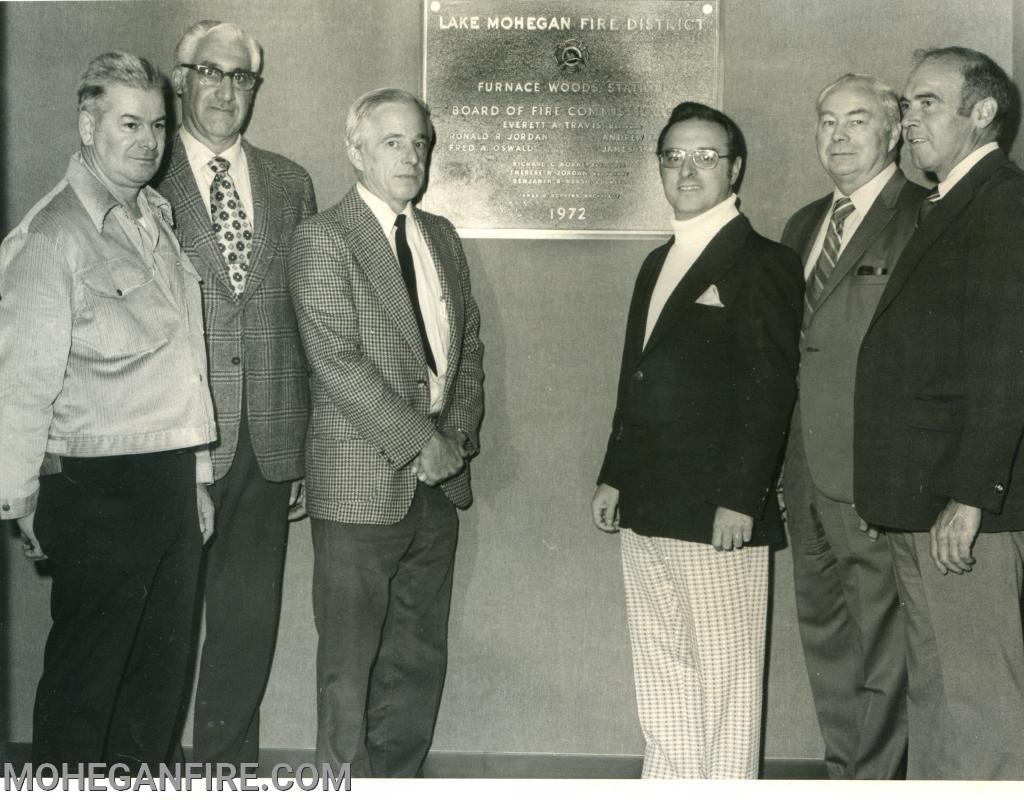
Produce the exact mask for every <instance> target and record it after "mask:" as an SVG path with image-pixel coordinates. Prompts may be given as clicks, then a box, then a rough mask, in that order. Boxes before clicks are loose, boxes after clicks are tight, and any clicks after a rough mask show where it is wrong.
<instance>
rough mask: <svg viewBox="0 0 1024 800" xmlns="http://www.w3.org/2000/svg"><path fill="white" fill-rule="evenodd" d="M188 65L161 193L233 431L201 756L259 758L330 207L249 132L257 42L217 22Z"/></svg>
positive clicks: (219, 485)
mask: <svg viewBox="0 0 1024 800" xmlns="http://www.w3.org/2000/svg"><path fill="white" fill-rule="evenodd" d="M175 61H176V63H177V66H176V67H175V68H174V72H173V75H172V79H173V83H174V88H175V91H176V92H177V93H178V94H179V95H180V96H181V106H182V114H181V117H182V127H181V129H180V130H179V132H178V135H177V136H176V137H175V139H174V142H173V145H172V148H173V149H172V154H171V158H170V163H169V166H168V169H167V172H166V174H165V175H164V176H163V178H162V179H161V180H160V182H159V184H157V187H158V189H159V191H160V192H161V193H163V194H164V196H165V197H167V199H168V200H170V202H171V204H172V206H173V208H174V216H175V224H176V229H177V234H178V238H179V240H180V241H181V244H182V246H183V248H184V249H185V252H186V253H188V255H189V258H191V260H192V263H193V264H195V266H196V269H197V270H198V271H199V273H200V274H201V275H202V278H203V282H202V295H203V315H204V318H205V324H206V344H207V352H208V356H209V370H210V389H211V392H212V394H213V402H214V408H215V411H216V416H217V423H218V430H219V431H220V438H219V439H218V441H217V442H216V443H215V445H214V446H213V448H212V456H213V468H214V484H213V485H212V486H211V487H210V496H211V497H212V499H213V502H214V504H215V507H216V518H215V522H214V524H215V530H216V533H215V536H214V537H213V539H212V540H211V542H210V545H209V547H208V549H207V552H206V559H205V600H206V639H205V641H204V643H203V649H202V656H201V658H200V661H199V682H198V686H197V688H196V701H195V724H194V733H193V756H194V759H195V760H196V761H199V762H207V763H220V762H223V763H234V764H240V763H243V762H246V763H252V762H257V761H258V760H259V709H260V702H261V700H262V698H263V692H264V690H265V688H266V684H267V679H268V677H269V675H270V667H271V661H272V659H273V655H274V647H275V642H276V639H277V624H278V617H279V616H280V610H281V579H282V575H283V570H284V556H285V545H286V542H287V537H288V508H289V505H290V504H291V501H292V500H294V499H296V498H297V496H298V493H299V489H300V484H299V479H300V478H301V477H302V474H303V446H304V442H305V435H306V424H307V422H308V420H309V373H308V368H307V366H306V361H305V358H304V356H303V353H302V345H301V342H300V341H299V333H298V329H297V326H296V322H295V312H294V311H293V309H292V304H291V296H290V295H289V293H288V285H287V280H286V278H285V267H286V264H287V254H288V242H289V240H290V238H291V234H292V231H293V230H294V229H295V226H296V225H297V224H298V222H299V221H300V220H301V219H303V218H304V217H308V216H311V215H312V214H315V213H316V200H315V198H314V194H313V183H312V181H311V180H310V178H309V175H308V174H307V173H306V171H305V170H304V169H303V168H302V167H300V166H299V165H298V164H295V163H294V162H292V161H289V160H288V159H286V158H284V157H282V156H279V155H277V154H275V153H270V152H267V151H266V150H260V149H258V148H256V147H253V146H252V145H251V144H249V143H248V142H247V141H244V140H243V139H242V137H241V129H242V126H243V124H244V122H245V120H246V118H247V116H248V112H249V109H250V107H251V104H252V95H253V92H254V91H255V89H256V86H255V84H254V83H252V82H253V81H254V80H255V75H256V74H257V73H258V72H259V70H260V66H261V56H260V50H259V47H258V45H257V44H256V42H255V41H254V40H253V39H252V37H251V36H249V35H248V34H245V33H244V32H243V31H241V30H240V29H239V28H238V27H237V26H235V25H233V24H230V23H227V24H221V23H216V22H212V21H209V20H206V21H203V22H200V23H197V24H196V25H194V26H192V28H190V29H189V30H188V31H187V32H186V33H185V35H184V36H183V37H182V40H181V42H180V43H179V45H178V47H177V50H176V51H175ZM225 73H227V74H225ZM246 86H248V88H245V87H246ZM215 158H219V159H224V160H226V161H227V162H228V167H227V173H226V174H227V176H228V177H229V179H230V180H231V181H232V185H231V188H232V190H233V191H236V192H237V199H238V201H239V202H240V205H241V208H242V210H243V211H244V212H245V213H246V215H247V216H248V218H249V226H250V230H249V231H246V233H249V234H251V238H250V239H249V241H250V246H249V249H248V253H247V269H246V273H247V277H246V280H245V282H244V288H243V287H239V286H237V285H236V281H235V280H233V279H234V278H235V277H236V274H237V273H235V272H234V270H229V268H228V266H227V263H228V262H226V260H225V257H224V255H222V252H221V247H220V245H221V242H219V241H218V233H217V231H216V230H215V228H214V220H212V219H211V215H212V213H213V212H212V210H211V204H212V203H213V202H214V201H215V199H216V198H215V195H216V194H217V193H220V194H221V195H224V194H230V193H231V192H230V191H227V192H225V191H224V190H223V188H221V186H220V184H218V183H217V180H218V179H217V173H216V171H215V170H214V169H213V167H212V166H211V164H212V162H213V160H214V159H215ZM229 199H231V198H229ZM217 216H218V217H219V214H218V215H217ZM243 225H244V221H243V220H242V219H240V220H239V229H243V230H244V228H243ZM225 227H227V226H225Z"/></svg>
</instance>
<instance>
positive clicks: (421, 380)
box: [416, 378, 427, 386]
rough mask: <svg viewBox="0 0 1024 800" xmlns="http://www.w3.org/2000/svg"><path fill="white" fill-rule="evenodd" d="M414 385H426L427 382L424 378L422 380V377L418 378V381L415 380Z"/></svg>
mask: <svg viewBox="0 0 1024 800" xmlns="http://www.w3.org/2000/svg"><path fill="white" fill-rule="evenodd" d="M416 385H417V386H426V385H427V382H426V381H425V380H423V378H420V379H419V380H418V381H416Z"/></svg>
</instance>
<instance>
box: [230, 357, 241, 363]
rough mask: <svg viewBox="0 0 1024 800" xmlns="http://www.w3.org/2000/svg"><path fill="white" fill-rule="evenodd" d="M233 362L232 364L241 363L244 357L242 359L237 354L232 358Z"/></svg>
mask: <svg viewBox="0 0 1024 800" xmlns="http://www.w3.org/2000/svg"><path fill="white" fill-rule="evenodd" d="M231 363H232V364H241V363H242V359H240V358H239V357H238V356H235V357H234V358H232V359H231Z"/></svg>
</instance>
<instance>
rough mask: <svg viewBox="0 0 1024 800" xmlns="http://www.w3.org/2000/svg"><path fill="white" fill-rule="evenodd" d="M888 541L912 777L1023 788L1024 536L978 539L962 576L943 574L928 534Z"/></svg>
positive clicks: (896, 536)
mask: <svg viewBox="0 0 1024 800" xmlns="http://www.w3.org/2000/svg"><path fill="white" fill-rule="evenodd" d="M886 538H887V539H888V541H889V547H890V548H891V550H892V556H893V563H894V564H895V566H896V577H897V579H898V581H899V589H900V597H901V599H902V600H903V603H904V606H905V608H906V627H907V652H908V657H909V668H910V705H909V730H910V751H909V756H908V760H907V777H908V778H912V779H915V780H918V779H938V778H941V779H952V780H998V779H1003V780H1024V632H1022V630H1024V628H1022V614H1021V586H1022V583H1024V532H1022V531H1014V532H1011V533H982V534H979V535H978V538H977V539H976V540H975V542H974V550H973V555H974V558H975V559H976V562H975V564H974V568H973V569H972V570H971V571H970V572H967V573H964V574H963V575H955V574H953V573H950V574H948V575H942V574H940V573H939V571H938V569H937V568H936V567H935V564H934V562H933V561H932V558H931V555H930V548H931V534H929V533H928V532H927V531H925V532H921V533H890V534H888V535H887V536H886Z"/></svg>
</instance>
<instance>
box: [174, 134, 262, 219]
mask: <svg viewBox="0 0 1024 800" xmlns="http://www.w3.org/2000/svg"><path fill="white" fill-rule="evenodd" d="M178 135H179V136H181V143H182V144H183V145H184V146H185V156H186V157H187V158H188V165H189V167H191V168H192V174H193V175H194V176H195V179H196V186H198V187H199V194H200V195H202V197H203V199H204V200H206V213H207V215H208V216H210V187H211V186H212V185H213V176H214V175H215V174H216V173H215V172H214V171H213V168H212V167H211V166H210V161H211V160H213V158H214V157H215V156H218V155H219V156H220V157H221V158H224V159H226V160H227V162H228V163H229V164H230V165H231V166H230V167H228V175H230V176H231V180H232V182H233V183H234V184H235V189H236V190H237V191H238V198H239V199H240V200H241V201H242V208H244V209H245V213H246V214H248V215H249V219H250V220H253V227H255V217H253V212H252V184H251V183H250V182H249V160H248V159H247V158H246V157H245V150H244V149H242V137H241V136H239V137H238V138H237V139H235V142H234V144H232V145H231V147H229V148H228V149H227V150H225V151H224V152H222V153H214V152H213V151H212V150H211V149H210V148H209V147H207V146H206V145H205V144H203V143H202V142H201V141H199V140H198V139H197V138H196V137H195V136H193V135H192V134H191V133H189V132H188V131H187V130H185V126H184V125H182V126H181V127H180V128H178ZM210 221H211V223H212V221H213V218H212V216H210Z"/></svg>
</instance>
